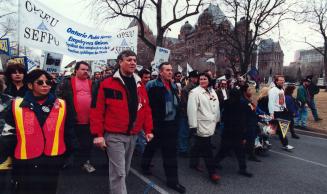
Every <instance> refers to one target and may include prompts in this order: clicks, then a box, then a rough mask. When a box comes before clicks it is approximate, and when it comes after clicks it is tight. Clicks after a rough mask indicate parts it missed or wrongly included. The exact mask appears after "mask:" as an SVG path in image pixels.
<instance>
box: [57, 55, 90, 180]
mask: <svg viewBox="0 0 327 194" xmlns="http://www.w3.org/2000/svg"><path fill="white" fill-rule="evenodd" d="M89 70H90V65H89V64H88V63H87V62H85V61H79V62H77V63H76V65H75V71H74V72H75V75H74V76H71V77H68V78H65V79H64V80H63V81H62V82H61V83H60V84H59V85H58V87H57V91H56V94H57V96H58V97H61V98H62V99H64V100H65V101H66V102H67V110H68V111H70V112H71V114H72V115H73V119H74V130H75V133H76V136H77V138H78V147H79V148H78V151H77V153H75V154H73V153H68V154H67V156H68V158H67V160H66V162H65V164H64V167H66V166H68V165H71V164H72V162H73V160H74V163H75V165H76V166H78V167H79V166H81V167H82V169H83V170H85V171H87V172H88V173H91V172H93V171H95V168H94V167H93V166H92V165H91V163H90V158H91V150H92V136H91V133H90V110H91V102H92V87H93V88H94V86H92V80H91V79H89Z"/></svg>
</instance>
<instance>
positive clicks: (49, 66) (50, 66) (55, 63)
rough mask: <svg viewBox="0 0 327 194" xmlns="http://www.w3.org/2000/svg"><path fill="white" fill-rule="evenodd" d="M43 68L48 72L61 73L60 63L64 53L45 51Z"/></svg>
mask: <svg viewBox="0 0 327 194" xmlns="http://www.w3.org/2000/svg"><path fill="white" fill-rule="evenodd" d="M44 56H45V58H44V65H43V69H44V70H45V71H46V72H48V73H60V65H61V61H62V58H63V55H62V54H59V53H52V52H44Z"/></svg>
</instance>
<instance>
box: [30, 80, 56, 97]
mask: <svg viewBox="0 0 327 194" xmlns="http://www.w3.org/2000/svg"><path fill="white" fill-rule="evenodd" d="M28 88H29V89H30V90H32V92H33V94H34V96H45V95H47V94H48V93H49V92H50V89H51V80H48V79H47V77H45V75H41V76H40V77H39V78H38V79H36V80H35V81H34V82H33V83H29V84H28Z"/></svg>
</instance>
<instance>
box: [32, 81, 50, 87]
mask: <svg viewBox="0 0 327 194" xmlns="http://www.w3.org/2000/svg"><path fill="white" fill-rule="evenodd" d="M35 83H36V84H37V85H39V86H42V85H43V84H46V85H47V86H51V85H52V82H51V81H50V80H45V81H43V80H37V81H36V82H35Z"/></svg>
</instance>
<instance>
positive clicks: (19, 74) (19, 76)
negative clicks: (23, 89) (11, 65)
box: [11, 70, 24, 82]
mask: <svg viewBox="0 0 327 194" xmlns="http://www.w3.org/2000/svg"><path fill="white" fill-rule="evenodd" d="M11 79H12V81H14V82H21V81H23V79H24V73H23V72H20V71H17V70H16V72H15V73H12V74H11Z"/></svg>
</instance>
